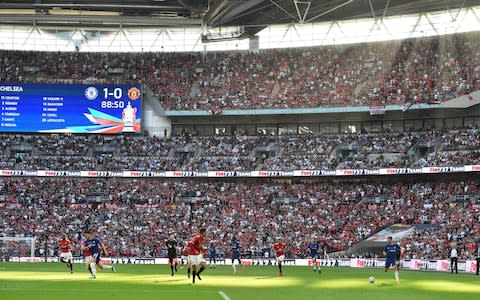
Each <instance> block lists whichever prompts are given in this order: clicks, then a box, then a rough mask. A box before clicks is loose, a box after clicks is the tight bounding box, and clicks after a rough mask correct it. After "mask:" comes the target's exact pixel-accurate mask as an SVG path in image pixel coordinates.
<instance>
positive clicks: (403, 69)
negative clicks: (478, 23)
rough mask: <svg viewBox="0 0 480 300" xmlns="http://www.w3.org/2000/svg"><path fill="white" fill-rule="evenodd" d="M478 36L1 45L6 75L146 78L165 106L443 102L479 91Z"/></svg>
mask: <svg viewBox="0 0 480 300" xmlns="http://www.w3.org/2000/svg"><path fill="white" fill-rule="evenodd" d="M479 40H480V39H479V33H466V34H458V35H448V36H440V37H432V38H425V39H411V40H404V41H389V42H382V43H371V44H356V45H347V46H328V47H317V48H301V49H287V50H262V51H260V52H259V53H251V52H238V51H237V52H214V53H207V54H200V53H198V54H192V53H188V54H185V53H129V54H127V53H122V54H117V53H115V54H113V53H69V52H68V53H48V52H27V51H0V82H32V81H33V82H37V81H40V82H84V81H86V82H116V83H120V82H123V83H125V82H130V83H142V84H146V85H148V86H149V87H150V88H151V89H152V91H153V92H154V94H155V95H156V96H157V97H158V98H159V99H160V101H161V102H162V103H163V105H164V107H165V108H166V109H167V110H198V109H202V110H208V111H216V112H218V111H221V110H227V109H247V108H298V107H326V106H353V105H387V104H403V103H438V102H442V101H446V100H449V99H452V98H454V97H457V96H460V95H464V94H468V93H470V92H472V91H476V90H480V67H479V65H480V43H479ZM392 49H393V50H392ZM119 73H120V74H119Z"/></svg>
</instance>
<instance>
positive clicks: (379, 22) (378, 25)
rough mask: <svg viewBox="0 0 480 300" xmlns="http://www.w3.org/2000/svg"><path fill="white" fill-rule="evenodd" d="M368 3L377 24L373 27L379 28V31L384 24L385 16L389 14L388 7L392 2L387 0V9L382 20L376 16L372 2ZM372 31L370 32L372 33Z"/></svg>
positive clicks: (369, 0)
mask: <svg viewBox="0 0 480 300" xmlns="http://www.w3.org/2000/svg"><path fill="white" fill-rule="evenodd" d="M368 3H369V4H370V10H371V11H372V16H373V20H374V22H375V23H374V26H373V27H377V29H378V30H380V26H381V25H382V23H383V19H384V18H385V15H386V14H387V11H388V6H389V5H390V0H387V3H386V4H385V8H384V9H383V14H382V17H381V18H380V20H379V18H378V17H377V16H376V15H375V9H374V8H373V4H372V0H368ZM373 27H372V29H373ZM371 31H372V30H370V32H371Z"/></svg>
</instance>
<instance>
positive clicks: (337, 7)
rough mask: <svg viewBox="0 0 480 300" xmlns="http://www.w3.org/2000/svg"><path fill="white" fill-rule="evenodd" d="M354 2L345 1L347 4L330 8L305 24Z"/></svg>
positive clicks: (350, 0) (351, 0)
mask: <svg viewBox="0 0 480 300" xmlns="http://www.w3.org/2000/svg"><path fill="white" fill-rule="evenodd" d="M270 1H271V0H270ZM352 2H353V0H348V1H345V2H343V3H341V4H339V5H337V6H335V7H332V8H330V9H328V10H326V11H324V12H322V13H321V14H319V15H316V16H315V17H312V18H310V19H308V20H306V21H305V22H306V23H309V22H312V21H313V20H316V19H318V18H320V17H323V16H324V15H326V14H329V13H331V12H332V11H335V10H337V9H339V8H342V7H344V6H345V5H348V4H350V3H352Z"/></svg>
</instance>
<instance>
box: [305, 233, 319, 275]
mask: <svg viewBox="0 0 480 300" xmlns="http://www.w3.org/2000/svg"><path fill="white" fill-rule="evenodd" d="M308 250H309V251H310V256H311V257H312V265H313V271H314V272H316V271H317V267H318V274H321V273H322V269H321V268H320V266H317V259H318V258H320V257H319V250H320V244H319V243H318V242H315V241H314V240H313V239H312V242H311V243H310V244H309V245H308Z"/></svg>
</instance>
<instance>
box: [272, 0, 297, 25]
mask: <svg viewBox="0 0 480 300" xmlns="http://www.w3.org/2000/svg"><path fill="white" fill-rule="evenodd" d="M270 2H271V3H272V4H273V5H275V6H276V7H278V8H279V9H280V10H281V11H283V12H284V13H286V14H287V15H288V16H290V18H292V19H294V20H295V21H296V22H300V20H298V19H297V18H295V16H294V15H292V14H291V13H289V12H288V11H287V10H286V9H285V8H283V7H282V6H281V5H280V4H278V3H277V2H275V1H274V0H270Z"/></svg>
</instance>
